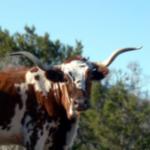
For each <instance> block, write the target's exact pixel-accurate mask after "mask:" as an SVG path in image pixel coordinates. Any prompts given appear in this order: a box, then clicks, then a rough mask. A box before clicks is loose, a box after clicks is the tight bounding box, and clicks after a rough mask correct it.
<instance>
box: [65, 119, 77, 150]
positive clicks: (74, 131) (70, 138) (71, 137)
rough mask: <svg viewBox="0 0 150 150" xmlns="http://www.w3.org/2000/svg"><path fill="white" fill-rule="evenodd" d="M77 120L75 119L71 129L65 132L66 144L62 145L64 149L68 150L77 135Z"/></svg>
mask: <svg viewBox="0 0 150 150" xmlns="http://www.w3.org/2000/svg"><path fill="white" fill-rule="evenodd" d="M78 122H79V120H78V119H77V120H76V121H75V123H73V124H72V126H71V129H70V130H69V131H68V132H67V138H66V145H65V146H64V150H68V149H69V148H71V147H72V145H73V141H74V139H75V137H76V135H77V129H78V125H79V123H78Z"/></svg>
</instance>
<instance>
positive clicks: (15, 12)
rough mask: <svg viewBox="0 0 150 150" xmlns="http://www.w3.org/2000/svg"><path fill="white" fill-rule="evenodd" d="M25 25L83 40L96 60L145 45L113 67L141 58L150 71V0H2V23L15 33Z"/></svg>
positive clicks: (54, 36)
mask: <svg viewBox="0 0 150 150" xmlns="http://www.w3.org/2000/svg"><path fill="white" fill-rule="evenodd" d="M25 25H29V26H32V25H34V26H35V27H36V29H37V32H38V33H39V34H44V33H45V32H48V33H49V34H50V36H51V38H52V40H56V39H60V41H61V42H63V43H65V44H70V45H74V44H75V40H81V41H82V43H83V45H84V53H83V55H84V56H86V57H90V59H91V60H94V61H99V60H103V59H105V58H106V57H107V56H108V55H109V54H110V53H111V52H112V51H113V50H114V49H116V48H120V47H130V46H133V47H135V46H137V47H139V46H141V45H143V46H144V47H143V49H142V50H141V51H137V52H130V53H128V54H124V55H122V56H120V57H119V58H118V59H117V60H116V61H115V62H114V63H113V65H112V66H111V67H110V68H115V67H117V68H125V66H126V65H127V64H128V63H129V62H131V61H138V62H139V64H140V66H141V68H142V69H143V73H144V74H146V75H150V68H149V64H150V1H149V0H122V1H121V0H105V1H104V0H103V1H102V0H0V26H1V27H2V28H6V29H8V30H9V31H10V32H11V33H15V32H16V31H18V32H23V28H24V26H25ZM149 83H150V82H149ZM147 84H148V83H147Z"/></svg>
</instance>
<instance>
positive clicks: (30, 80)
mask: <svg viewBox="0 0 150 150" xmlns="http://www.w3.org/2000/svg"><path fill="white" fill-rule="evenodd" d="M36 76H38V77H39V80H36V79H35V77H36ZM26 83H27V84H32V85H33V86H34V89H35V91H38V92H42V93H43V94H44V95H45V96H47V93H48V92H49V90H50V89H51V82H50V81H49V80H48V79H47V78H46V77H45V72H44V71H43V70H41V69H40V68H38V71H36V72H31V71H28V72H27V73H26Z"/></svg>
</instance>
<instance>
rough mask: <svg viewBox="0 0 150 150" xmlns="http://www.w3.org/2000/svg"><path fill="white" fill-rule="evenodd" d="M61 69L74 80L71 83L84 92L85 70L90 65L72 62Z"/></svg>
mask: <svg viewBox="0 0 150 150" xmlns="http://www.w3.org/2000/svg"><path fill="white" fill-rule="evenodd" d="M61 67H62V70H63V71H64V72H65V73H66V74H68V75H69V73H71V75H72V76H73V78H74V79H75V81H73V82H74V83H75V85H76V87H77V88H78V89H82V90H85V88H86V87H85V80H86V79H85V74H86V71H87V69H88V68H89V67H90V64H87V63H86V62H82V61H78V60H74V61H71V62H70V63H68V64H62V65H61Z"/></svg>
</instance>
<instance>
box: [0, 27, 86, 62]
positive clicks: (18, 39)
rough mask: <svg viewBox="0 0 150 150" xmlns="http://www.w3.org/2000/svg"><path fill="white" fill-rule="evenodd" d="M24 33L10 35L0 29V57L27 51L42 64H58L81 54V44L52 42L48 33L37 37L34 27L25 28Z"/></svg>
mask: <svg viewBox="0 0 150 150" xmlns="http://www.w3.org/2000/svg"><path fill="white" fill-rule="evenodd" d="M24 29H25V32H24V33H18V32H17V33H15V34H13V35H10V34H9V32H8V30H2V29H0V56H2V57H3V56H4V55H6V53H10V52H14V51H22V50H23V51H29V52H32V53H33V54H34V55H36V56H37V57H39V58H40V59H41V61H42V62H43V63H47V64H49V65H50V64H51V65H53V64H56V63H57V64H58V63H60V62H62V61H64V60H65V59H67V58H69V57H73V56H75V55H80V54H81V53H82V48H83V46H82V44H81V42H80V41H76V44H75V46H70V45H64V44H62V43H61V42H60V41H59V40H56V41H52V40H51V39H50V36H49V34H48V33H45V34H44V35H38V34H37V33H36V32H35V31H36V29H35V27H34V26H33V27H28V26H25V28H24Z"/></svg>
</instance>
